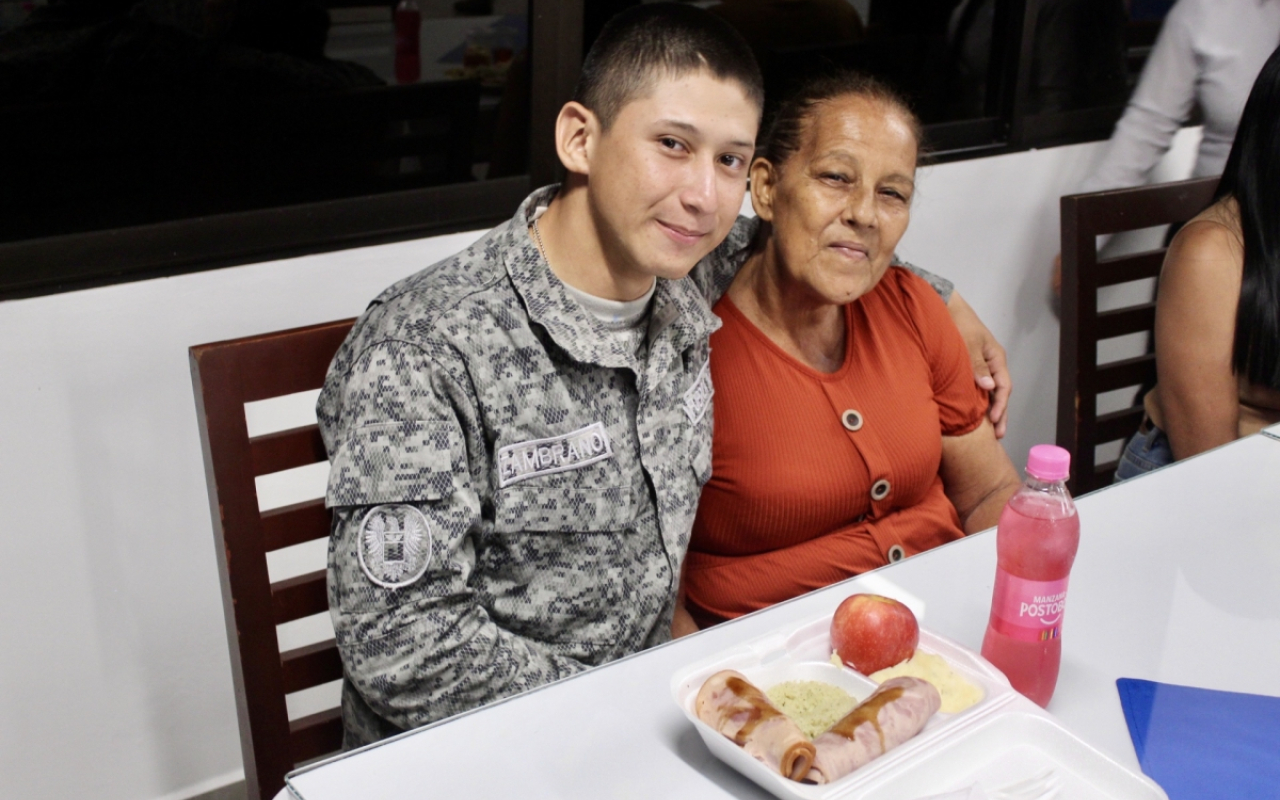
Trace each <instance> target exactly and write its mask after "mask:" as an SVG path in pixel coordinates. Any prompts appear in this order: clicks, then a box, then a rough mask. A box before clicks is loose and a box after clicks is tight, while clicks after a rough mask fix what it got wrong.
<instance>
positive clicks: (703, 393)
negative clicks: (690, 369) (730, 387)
mask: <svg viewBox="0 0 1280 800" xmlns="http://www.w3.org/2000/svg"><path fill="white" fill-rule="evenodd" d="M715 393H716V391H715V388H714V387H713V386H712V385H711V359H710V358H708V359H707V360H706V361H704V362H702V369H700V370H698V377H696V378H694V379H693V383H692V384H690V386H689V388H688V389H686V390H685V393H684V413H685V416H687V417H688V418H689V421H690V422H699V421H701V419H702V417H703V416H704V415H705V414H706V413H707V409H708V408H710V407H711V398H712V396H714V395H715Z"/></svg>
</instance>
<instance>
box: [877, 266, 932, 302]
mask: <svg viewBox="0 0 1280 800" xmlns="http://www.w3.org/2000/svg"><path fill="white" fill-rule="evenodd" d="M876 293H878V294H881V295H883V296H884V297H885V298H886V299H888V298H895V299H897V300H898V301H899V302H905V303H907V304H908V306H909V307H910V309H911V310H912V312H913V313H915V311H916V307H917V306H919V305H920V304H922V303H923V304H924V305H925V306H926V307H928V306H936V307H937V308H940V309H945V308H946V303H945V302H944V301H943V299H942V297H941V296H940V295H939V294H938V290H937V289H936V288H934V286H933V284H931V283H929V281H927V280H925V279H924V278H922V277H920V276H919V275H917V274H915V273H914V272H912V271H911V270H910V269H909V268H908V267H906V266H905V265H902V264H893V265H892V266H890V267H889V269H888V270H886V271H885V274H884V277H882V278H881V279H880V282H879V283H878V284H877V285H876Z"/></svg>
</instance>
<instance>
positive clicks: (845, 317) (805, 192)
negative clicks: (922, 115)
mask: <svg viewBox="0 0 1280 800" xmlns="http://www.w3.org/2000/svg"><path fill="white" fill-rule="evenodd" d="M919 131H920V126H919V123H918V121H917V120H916V118H915V116H914V115H913V114H912V113H911V111H910V110H909V109H908V108H907V106H906V105H905V104H904V103H903V102H902V101H901V100H900V99H899V98H898V97H897V96H896V95H894V94H893V93H892V92H891V91H890V90H888V89H886V88H885V87H884V86H882V85H881V84H879V83H877V82H875V81H874V80H871V79H869V78H866V77H864V76H860V75H857V74H853V73H841V74H835V75H828V76H824V77H822V78H819V79H817V80H814V81H811V82H810V83H809V84H808V85H806V86H804V87H802V89H801V91H800V92H798V93H797V94H796V95H795V96H794V97H793V98H792V99H791V100H789V101H788V102H786V103H784V104H783V106H782V107H781V108H780V109H779V111H778V114H777V116H776V118H775V120H774V123H773V124H772V126H771V127H770V129H769V132H768V133H767V135H766V139H765V142H764V148H763V154H762V155H761V156H759V157H757V158H756V160H755V161H754V162H753V163H752V165H751V199H752V203H753V204H754V206H755V209H756V213H757V214H758V217H759V223H758V229H757V231H756V233H755V236H754V238H753V239H752V241H751V244H750V245H749V246H748V247H747V248H746V249H744V251H743V253H742V257H743V258H744V262H743V265H742V268H741V270H740V271H739V273H738V275H737V277H736V278H735V280H734V282H733V284H732V285H731V286H730V288H729V291H728V293H727V294H726V295H725V296H724V297H723V298H722V299H721V300H720V301H719V303H717V305H716V307H715V311H716V313H717V314H718V315H719V316H720V318H721V319H722V320H723V322H724V326H723V327H722V328H721V329H720V330H719V331H718V332H717V333H715V334H714V335H713V336H712V337H711V349H712V357H711V373H712V378H713V384H714V386H715V396H714V404H715V405H714V413H715V433H714V440H713V446H712V458H713V466H712V477H711V480H710V482H709V483H708V484H707V485H706V487H705V488H704V490H703V493H702V499H701V503H700V505H699V508H698V516H697V520H696V521H695V523H694V527H693V538H692V541H691V543H690V546H689V553H688V556H687V559H686V561H685V567H684V581H683V590H682V592H683V598H684V603H685V606H686V607H687V609H688V610H689V612H690V613H691V614H692V616H693V619H694V621H696V622H697V623H698V624H699V625H703V626H705V625H708V624H714V623H716V622H719V621H722V620H725V619H728V618H732V617H736V616H739V615H742V614H745V613H747V612H750V611H754V610H756V609H759V608H764V607H765V606H768V605H771V604H773V603H776V602H779V601H781V600H786V599H788V598H790V597H794V596H796V595H799V594H802V593H804V592H807V591H809V590H812V589H816V588H819V587H822V586H826V585H828V584H831V583H834V582H836V581H840V580H843V579H845V578H848V577H850V576H852V575H856V574H858V573H860V572H864V571H867V570H870V569H874V568H876V567H879V566H882V565H884V564H886V563H890V562H894V561H897V560H899V559H901V558H904V557H906V556H910V555H913V554H915V553H918V552H920V551H922V550H927V549H929V548H931V547H936V546H938V545H940V544H943V543H945V542H949V541H952V540H955V539H958V538H960V537H961V536H962V535H964V534H965V533H970V532H973V531H977V530H982V529H984V528H987V527H990V526H991V525H994V524H995V522H996V520H997V519H998V517H999V514H1000V511H1001V509H1002V508H1003V506H1004V503H1005V501H1006V500H1007V499H1008V497H1009V496H1010V495H1011V494H1012V493H1013V492H1014V491H1015V490H1016V489H1017V487H1018V483H1019V480H1018V475H1017V473H1016V471H1015V470H1014V468H1013V465H1012V464H1011V463H1010V461H1009V458H1008V457H1007V456H1006V455H1005V453H1004V450H1003V449H1002V448H1001V447H1000V445H999V443H998V442H997V440H996V436H995V432H994V430H993V429H992V426H991V423H990V422H989V421H988V420H987V417H986V410H987V397H986V394H985V392H983V391H981V390H980V389H979V388H978V387H977V386H975V384H974V379H973V374H972V372H971V370H970V361H969V356H968V355H967V352H966V350H965V345H964V342H963V341H962V339H961V337H960V334H959V332H958V331H957V330H956V328H955V325H954V324H953V323H952V321H951V318H950V317H949V315H948V313H947V310H946V307H945V306H944V305H943V302H942V300H941V298H939V296H938V294H937V293H936V292H935V291H934V290H933V288H931V287H930V286H929V284H927V283H926V282H925V281H923V280H922V279H920V278H918V277H916V276H915V275H913V274H911V273H910V272H909V271H907V270H906V269H903V268H901V267H896V266H891V262H892V261H893V256H894V248H895V247H896V246H897V244H898V241H899V239H901V237H902V235H903V233H904V232H905V231H906V229H907V222H908V219H909V217H910V210H911V198H912V194H913V193H914V190H915V184H914V178H915V171H916V158H917V155H918V150H919V141H920V135H919ZM681 618H684V615H682V614H681V615H678V619H681ZM675 632H676V633H677V634H679V633H681V632H683V631H680V630H678V626H677V630H675Z"/></svg>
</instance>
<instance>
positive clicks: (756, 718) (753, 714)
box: [724, 677, 782, 745]
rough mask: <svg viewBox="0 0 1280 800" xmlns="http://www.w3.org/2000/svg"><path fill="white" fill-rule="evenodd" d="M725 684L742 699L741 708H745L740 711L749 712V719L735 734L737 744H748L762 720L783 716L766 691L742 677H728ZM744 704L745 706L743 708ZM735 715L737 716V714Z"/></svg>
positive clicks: (734, 738)
mask: <svg viewBox="0 0 1280 800" xmlns="http://www.w3.org/2000/svg"><path fill="white" fill-rule="evenodd" d="M724 685H725V688H727V689H728V690H729V691H731V692H733V693H734V695H735V696H736V697H737V698H738V700H739V701H740V703H739V708H742V709H743V710H742V711H739V712H738V713H743V712H745V713H746V714H747V721H746V722H744V723H743V724H742V727H741V728H739V729H738V732H737V733H736V734H734V736H733V741H734V742H735V743H736V744H738V745H744V744H746V743H747V739H748V737H750V736H751V733H752V732H753V731H754V730H755V729H756V728H757V727H758V726H759V725H760V723H761V722H764V721H765V720H769V719H773V718H774V717H780V716H782V712H781V711H779V710H778V709H776V708H774V706H773V703H770V702H769V698H767V697H765V696H764V692H762V691H760V690H759V689H757V688H756V687H755V686H752V685H751V684H750V683H748V682H747V681H744V680H743V679H742V678H738V677H731V678H728V679H726V680H725V684H724ZM744 705H745V708H743V706H744ZM734 716H737V714H735V715H734Z"/></svg>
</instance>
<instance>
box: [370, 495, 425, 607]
mask: <svg viewBox="0 0 1280 800" xmlns="http://www.w3.org/2000/svg"><path fill="white" fill-rule="evenodd" d="M430 563H431V527H430V525H428V524H427V518H426V516H425V515H424V514H423V513H422V512H421V511H419V510H418V509H416V508H414V507H413V506H410V505H403V504H396V505H385V506H374V507H373V508H371V509H369V513H367V514H365V515H364V521H363V522H361V523H360V568H361V569H362V570H364V574H365V575H366V576H368V578H369V580H371V581H373V582H374V583H376V584H378V585H379V586H384V587H386V588H388V589H398V588H400V587H402V586H408V585H409V584H411V583H413V582H414V581H416V580H418V579H419V578H421V577H422V576H423V574H424V573H426V571H427V566H428V565H429V564H430Z"/></svg>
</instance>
